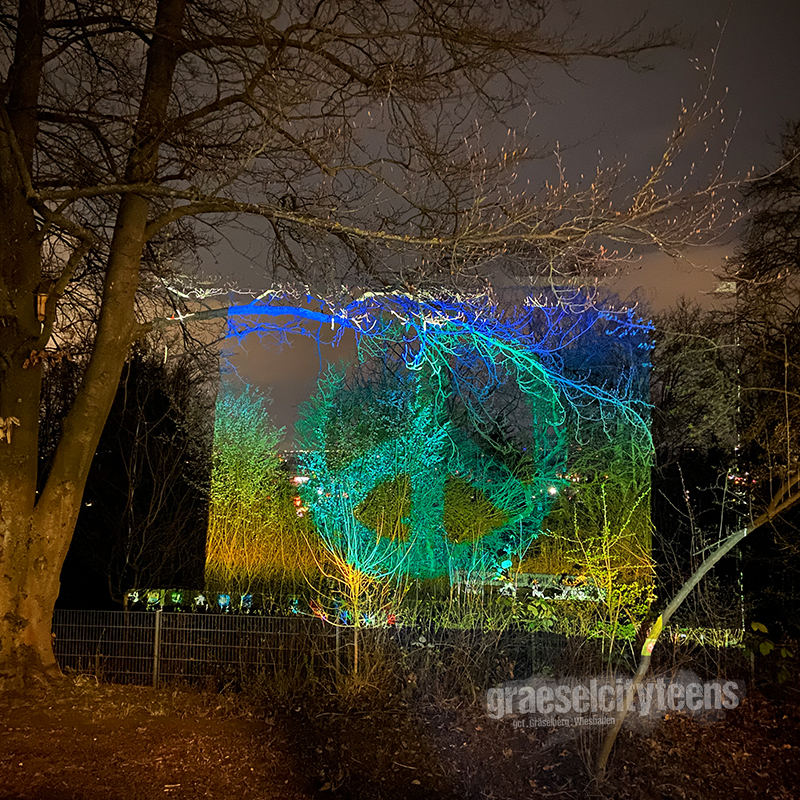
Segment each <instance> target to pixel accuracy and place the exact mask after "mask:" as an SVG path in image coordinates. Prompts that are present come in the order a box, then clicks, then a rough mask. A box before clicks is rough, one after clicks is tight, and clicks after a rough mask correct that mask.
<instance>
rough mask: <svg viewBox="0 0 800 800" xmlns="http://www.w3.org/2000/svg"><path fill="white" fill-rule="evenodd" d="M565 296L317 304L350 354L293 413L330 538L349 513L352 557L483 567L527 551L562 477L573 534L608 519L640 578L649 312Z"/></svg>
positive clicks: (263, 312)
mask: <svg viewBox="0 0 800 800" xmlns="http://www.w3.org/2000/svg"><path fill="white" fill-rule="evenodd" d="M570 299H571V304H565V303H563V302H562V301H560V300H559V299H557V298H555V297H553V296H552V295H551V296H549V298H548V297H547V295H546V294H545V295H543V296H542V298H540V299H539V300H538V302H534V303H532V304H531V305H530V306H522V307H521V308H513V309H508V310H503V309H501V308H498V307H497V306H495V305H493V304H492V303H491V301H489V300H488V299H487V298H478V297H475V298H472V299H470V300H465V299H463V298H462V299H460V300H457V301H453V300H449V301H448V300H446V299H445V298H444V297H443V296H438V297H436V298H433V297H431V298H428V299H426V300H423V299H416V298H414V299H412V298H409V297H407V296H403V295H397V294H394V295H390V296H382V297H380V298H374V299H373V300H371V301H369V305H367V304H365V303H353V304H351V305H349V306H348V307H346V308H338V309H333V310H332V311H331V318H332V319H336V320H337V321H339V322H340V323H341V324H342V325H344V326H347V325H349V326H351V327H353V328H354V329H355V330H356V332H357V334H358V336H359V339H358V341H359V352H360V360H359V363H358V364H357V365H355V366H354V367H351V369H350V371H349V372H345V371H333V372H331V373H329V374H328V376H326V378H325V379H324V380H323V381H321V383H320V387H319V391H318V393H317V395H316V396H315V397H314V398H313V399H312V401H311V402H310V403H309V405H308V406H307V408H306V409H305V412H304V414H303V415H302V418H301V422H300V424H299V425H298V432H299V436H300V441H299V444H300V447H301V450H302V452H303V455H302V459H301V463H302V467H303V470H304V472H305V475H306V476H307V477H308V478H309V480H308V482H307V483H305V484H304V486H303V493H304V497H305V499H306V504H307V505H308V506H309V507H311V509H312V511H313V515H314V520H315V522H316V524H317V526H318V528H319V529H320V530H321V531H322V530H325V531H326V534H325V536H326V541H327V543H328V544H331V543H334V542H335V538H336V536H337V535H338V534H337V531H338V532H339V533H341V532H343V531H345V530H347V532H348V537H350V538H353V537H356V538H358V537H361V539H362V540H363V543H364V548H363V552H364V553H367V554H368V555H369V559H368V560H372V559H375V558H377V560H378V561H379V562H380V563H381V564H382V565H384V566H385V565H386V564H387V563H389V562H392V561H393V563H394V567H393V568H394V569H395V570H397V571H399V572H401V573H402V574H406V575H412V576H415V577H435V576H441V575H450V576H453V575H455V574H456V573H458V572H464V573H470V572H474V571H477V572H481V571H486V570H487V569H490V568H492V567H494V566H496V564H497V562H498V561H504V560H506V559H507V558H508V557H510V556H514V557H516V558H517V559H521V558H522V557H524V556H525V554H526V552H527V551H528V548H529V547H530V545H531V543H532V542H533V540H534V539H535V538H536V537H537V536H538V535H539V533H540V531H541V529H542V523H543V521H544V519H545V518H546V517H547V515H548V513H549V511H550V508H551V506H552V505H553V503H554V502H555V501H556V499H557V497H558V496H559V494H560V493H561V490H562V489H567V488H568V487H569V489H570V490H571V492H572V494H575V493H576V492H577V494H578V500H577V501H576V504H577V506H576V508H579V511H577V510H573V509H571V508H570V507H569V506H566V507H564V509H562V511H563V510H565V513H566V514H567V516H568V517H569V522H568V525H570V526H571V525H572V519H573V516H574V515H575V514H579V516H580V518H581V523H580V526H579V527H580V528H581V529H583V530H586V531H587V533H588V534H589V535H593V536H601V534H602V532H603V531H606V532H607V531H608V528H609V525H611V526H613V527H615V534H616V533H617V532H618V530H617V529H619V530H620V531H622V530H624V531H625V535H626V537H627V538H628V539H629V540H630V545H629V547H628V550H629V551H630V553H633V552H634V551H635V552H636V558H635V559H633V561H631V560H630V559H629V560H628V562H626V563H625V564H624V565H623V566H625V567H626V568H627V571H628V573H629V574H630V575H635V574H636V575H638V573H641V572H642V570H644V572H645V573H647V575H648V578H649V559H648V554H649V547H650V523H649V513H648V505H649V469H650V458H651V452H652V445H651V440H650V436H649V430H648V422H647V417H646V413H645V407H646V401H645V392H646V389H647V380H646V372H647V368H646V361H645V359H646V358H647V353H648V351H649V349H650V347H651V345H650V344H649V342H648V338H647V336H648V332H649V330H650V329H649V327H648V326H647V325H646V324H645V323H642V322H640V321H637V319H636V317H635V315H633V314H632V312H621V313H619V312H618V313H616V314H615V313H614V312H611V311H606V310H603V309H602V308H600V309H599V308H595V307H594V305H593V301H592V300H591V299H589V298H588V297H587V296H586V295H582V294H581V293H574V292H573V293H572V295H571V297H570ZM581 303H582V305H581ZM277 308H278V309H280V310H281V311H282V312H283V313H285V311H286V308H287V307H286V306H285V305H280V306H277ZM368 312H369V313H368ZM242 313H243V314H247V315H248V318H247V319H244V318H237V319H236V320H232V321H231V326H232V328H234V329H236V330H239V331H240V332H244V331H252V330H260V331H261V332H262V333H267V332H271V331H273V328H274V327H275V326H281V325H283V324H284V323H283V322H271V321H270V319H269V316H270V314H271V313H272V312H271V309H270V307H269V306H263V307H261V309H260V316H261V317H262V319H261V321H260V322H258V323H257V322H255V321H254V318H255V317H256V315H257V314H259V311H258V310H257V308H256V307H248V308H247V309H243V310H242ZM303 313H304V312H303V311H302V310H299V311H298V315H299V316H302V314H303ZM398 320H400V322H398ZM315 322H316V323H317V324H320V322H321V320H319V319H317V320H315ZM509 397H514V398H515V400H514V402H513V403H510V401H509V400H508V398H509ZM454 398H456V399H455V400H454ZM498 398H499V400H498ZM501 423H502V424H501ZM503 428H505V433H504V434H503V435H498V431H502V429H503ZM569 442H572V444H569ZM570 471H576V472H577V473H579V481H580V482H581V483H582V485H580V486H579V487H578V488H577V490H576V489H575V488H574V487H572V484H571V483H570V480H571V477H572V476H571V475H570V474H569V473H570ZM593 487H595V489H596V487H600V488H599V489H596V490H593ZM593 492H594V493H593ZM594 494H597V495H598V496H599V495H602V513H601V511H600V510H599V509H598V508H595V507H594V506H593V505H592V503H593V501H592V500H590V498H592V497H594ZM342 498H346V499H347V503H346V504H343V501H342ZM561 505H562V506H563V503H562V504H561ZM611 507H613V511H609V508H611ZM347 509H351V511H347ZM342 513H346V515H347V519H344V518H342V516H341V514H342ZM598 514H600V516H598ZM562 515H563V514H562ZM593 515H594V517H593ZM351 516H352V517H353V518H352V519H351V518H350V517H351ZM634 518H635V521H634ZM549 524H550V523H549V521H548V525H549ZM557 524H558V523H557V520H556V521H555V522H554V525H557ZM562 527H564V526H563V525H562ZM334 549H336V548H334ZM346 549H347V552H348V553H350V555H349V556H347V558H354V559H356V561H354V562H353V566H355V567H357V568H359V569H360V570H362V571H364V572H367V573H368V572H369V570H370V567H369V565H368V564H367V563H366V562H365V563H359V562H358V560H357V559H358V558H359V557H360V556H359V553H360V552H361V550H359V549H358V548H355V547H353V546H352V543H351V542H350V540H349V539H348V543H347V548H346ZM338 552H343V550H342V548H338ZM623 560H624V559H623Z"/></svg>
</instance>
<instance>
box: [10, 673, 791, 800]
mask: <svg viewBox="0 0 800 800" xmlns="http://www.w3.org/2000/svg"><path fill="white" fill-rule="evenodd" d="M286 703H288V705H287V704H279V703H277V702H275V701H271V702H270V703H267V702H266V701H264V700H262V701H261V702H260V703H259V702H256V701H253V700H252V699H251V700H248V701H245V700H243V699H242V698H241V697H238V696H230V695H216V694H212V693H210V692H208V693H201V692H196V691H193V690H190V689H160V690H152V689H148V688H141V687H130V686H112V685H97V684H96V683H95V682H94V681H93V680H92V679H88V678H85V677H79V678H71V679H67V680H65V681H64V682H63V683H60V684H59V685H58V686H57V687H55V688H51V689H48V690H46V691H39V692H38V693H36V694H33V695H24V696H23V695H6V696H0V797H2V798H20V799H22V798H25V799H26V800H34V799H36V800H39V799H42V800H51V799H52V800H57V799H58V800H61V799H62V798H63V800H89V798H92V799H94V798H97V800H103V799H104V798H108V799H110V798H120V799H122V798H125V800H133V799H134V798H135V800H151V798H165V797H166V798H185V799H186V800H197V799H202V798H220V799H221V800H223V799H224V800H245V798H246V799H247V800H261V798H286V799H287V800H294V799H295V798H297V799H298V800H300V798H303V799H304V800H309V799H310V798H319V799H320V800H323V799H324V798H330V800H345V799H348V798H352V800H380V798H403V799H404V800H405V799H406V798H407V799H408V800H415V798H432V799H435V800H445V798H447V799H448V800H450V799H451V798H452V800H456V798H458V800H463V798H476V800H477V799H478V798H487V799H488V798H493V799H494V800H504V799H505V798H508V800H518V799H519V798H549V797H553V798H555V797H558V798H567V799H568V800H569V798H582V797H608V798H657V799H659V800H673V799H674V800H677V799H678V798H680V799H681V800H684V799H685V798H703V800H716V799H717V798H720V799H722V798H724V799H725V800H732V799H733V798H751V797H769V798H798V797H800V704H798V703H794V702H787V701H786V700H784V701H775V700H773V701H770V700H767V699H766V698H764V697H763V696H761V695H753V696H750V697H749V698H747V699H746V700H745V701H744V702H743V704H742V705H741V706H740V707H739V708H737V709H735V710H734V711H732V712H729V713H728V715H727V717H726V718H725V719H724V720H722V721H719V722H715V723H713V724H704V725H702V724H698V723H697V722H694V721H692V720H690V719H687V718H682V717H676V718H672V719H669V718H668V719H666V720H665V721H663V722H662V723H661V724H660V725H659V726H658V727H657V728H656V729H655V730H654V731H652V732H651V733H649V734H647V735H639V734H633V733H627V732H623V734H622V736H621V737H620V740H619V741H618V744H617V747H616V749H615V751H614V754H613V756H612V761H611V765H610V775H609V778H608V780H607V782H606V784H605V786H604V787H603V789H602V791H600V790H599V789H598V788H597V787H596V786H595V785H594V784H593V783H592V782H591V781H590V780H589V778H588V777H587V772H586V769H585V764H586V763H587V762H588V761H589V756H588V752H589V750H590V748H591V747H593V746H595V745H596V742H595V741H594V740H591V741H590V737H591V734H587V733H577V732H576V731H575V730H574V729H573V730H570V731H567V730H565V729H558V730H548V729H531V730H522V729H516V728H514V726H513V724H512V723H511V722H509V721H501V722H494V721H492V720H489V719H488V718H487V717H486V716H485V715H484V714H483V713H482V712H481V710H480V709H479V708H476V707H465V706H463V705H462V706H457V705H436V706H434V705H426V706H423V707H418V706H415V707H409V706H408V705H404V704H402V703H399V702H398V703H397V704H395V706H394V707H393V708H386V707H385V705H384V706H383V707H380V708H375V709H373V710H364V709H363V707H362V708H361V709H360V710H359V709H358V708H350V709H345V708H344V707H343V705H342V702H341V700H339V701H337V702H334V701H333V700H330V699H329V700H327V701H325V702H322V701H310V700H305V701H301V700H297V699H295V700H293V701H286ZM265 705H268V706H269V707H267V708H264V706H265ZM376 705H377V704H376Z"/></svg>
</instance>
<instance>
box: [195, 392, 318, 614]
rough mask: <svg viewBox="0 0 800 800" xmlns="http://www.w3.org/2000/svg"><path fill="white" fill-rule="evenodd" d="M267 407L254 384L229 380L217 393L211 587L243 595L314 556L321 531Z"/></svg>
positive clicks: (295, 570)
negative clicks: (307, 510) (301, 511)
mask: <svg viewBox="0 0 800 800" xmlns="http://www.w3.org/2000/svg"><path fill="white" fill-rule="evenodd" d="M267 406H268V399H267V398H265V397H264V396H263V395H261V394H260V393H259V392H258V391H257V390H256V389H254V388H252V387H249V386H248V387H242V388H241V390H239V391H237V390H235V389H234V388H233V387H232V386H230V385H229V384H225V385H223V388H222V390H221V391H220V394H219V397H218V399H217V407H216V422H215V426H214V458H213V471H212V478H211V502H210V511H209V524H208V539H207V547H206V586H207V588H210V589H211V590H214V591H219V592H225V593H226V594H229V595H231V596H233V597H235V598H236V600H238V599H239V598H240V597H241V596H243V595H247V594H251V593H253V592H256V591H264V589H265V587H266V586H267V584H268V583H269V581H270V580H271V579H274V578H276V577H278V578H280V577H284V576H292V575H294V576H295V577H298V576H299V575H300V574H301V571H302V570H304V569H305V570H309V569H310V568H311V567H313V565H314V563H315V562H314V554H313V543H312V540H313V538H314V537H313V535H312V534H311V531H310V529H309V526H308V522H307V520H303V519H302V518H298V515H297V510H296V508H295V506H294V504H293V503H292V498H293V497H294V495H295V493H296V488H295V487H293V486H292V485H291V484H290V481H289V479H290V476H289V474H288V472H287V471H286V469H285V468H284V466H283V464H282V462H281V459H280V456H279V454H278V443H279V441H280V438H281V436H282V435H283V430H282V429H279V428H276V427H275V425H274V424H273V422H272V420H271V418H270V416H269V412H268V408H267Z"/></svg>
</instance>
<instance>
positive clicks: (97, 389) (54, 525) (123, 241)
mask: <svg viewBox="0 0 800 800" xmlns="http://www.w3.org/2000/svg"><path fill="white" fill-rule="evenodd" d="M185 5H186V0H162V2H160V3H159V7H158V11H157V14H156V19H155V26H154V31H155V32H154V35H153V38H152V43H151V45H150V47H149V49H148V54H147V68H146V74H145V80H144V85H143V87H142V94H141V99H140V102H139V112H138V119H137V125H136V132H135V136H134V138H133V141H132V146H131V149H130V152H129V156H128V161H127V165H126V176H125V177H126V180H127V181H130V182H145V181H148V180H150V179H152V177H153V176H154V174H155V171H156V167H157V162H158V138H157V137H155V136H153V135H152V133H153V131H154V130H159V128H160V127H161V126H163V125H164V121H165V119H166V113H167V105H168V102H169V97H170V92H171V87H172V78H173V75H174V71H175V66H176V64H177V61H178V58H179V57H180V48H179V46H178V45H177V44H176V42H178V41H179V39H180V36H179V35H177V34H179V32H180V28H181V23H182V19H183V15H184V11H185ZM19 20H20V24H19V26H18V28H19V29H18V41H17V51H16V61H15V64H14V67H13V68H12V70H11V88H10V91H9V93H8V96H7V98H6V109H7V111H6V113H5V114H4V123H5V124H4V125H3V128H2V130H0V185H1V186H2V200H3V214H2V215H0V239H2V241H3V242H4V243H5V246H4V248H3V249H2V250H0V279H2V285H0V298H3V297H4V296H5V303H4V307H0V312H2V319H0V380H1V381H2V382H1V383H0V417H2V419H3V423H2V424H3V425H4V426H5V427H4V430H5V431H6V433H5V438H4V440H3V441H2V442H0V689H2V688H4V687H9V686H15V685H19V684H21V683H24V682H26V681H27V680H30V679H31V678H35V677H37V676H38V677H43V678H47V677H52V676H56V675H58V674H59V669H58V665H57V663H56V661H55V658H54V656H53V648H52V641H51V629H50V626H51V620H52V613H53V607H54V605H55V601H56V599H57V597H58V592H59V574H60V571H61V566H62V564H63V562H64V559H65V557H66V554H67V549H68V547H69V543H70V540H71V538H72V534H73V531H74V527H75V522H76V519H77V515H78V511H79V508H80V503H81V498H82V495H83V489H84V485H85V483H86V478H87V476H88V472H89V466H90V464H91V461H92V457H93V456H94V452H95V449H96V447H97V443H98V441H99V438H100V434H101V432H102V430H103V426H104V424H105V421H106V418H107V416H108V413H109V410H110V408H111V404H112V402H113V400H114V395H115V393H116V389H117V385H118V383H119V378H120V374H121V372H122V368H123V365H124V364H125V361H126V358H127V357H128V353H129V350H130V346H131V344H132V342H133V340H134V338H135V333H136V320H135V315H134V299H135V296H136V291H137V288H138V285H139V270H140V261H141V255H142V250H143V248H144V245H145V241H146V236H145V227H146V224H147V218H148V211H149V206H150V202H149V200H148V199H147V198H145V197H141V196H139V195H135V194H124V195H123V196H122V198H121V199H120V200H119V205H118V209H117V211H116V219H115V224H114V231H113V237H112V240H111V246H110V249H109V252H108V255H107V263H106V268H105V277H104V285H103V295H102V304H101V307H100V309H99V318H98V324H97V332H96V336H95V339H94V343H93V349H92V354H91V357H90V360H89V362H88V366H87V369H86V373H85V375H84V378H83V381H82V384H81V386H80V389H79V391H78V395H77V398H76V401H75V404H74V405H73V407H72V409H71V410H70V412H69V414H68V416H67V418H66V420H65V422H64V426H63V435H62V438H61V441H60V443H59V446H58V448H57V450H56V454H55V457H54V460H53V463H52V466H51V469H50V472H49V475H48V477H47V481H46V482H45V483H44V485H43V486H42V487H41V489H40V491H39V492H37V477H38V476H37V466H38V424H39V419H38V409H39V394H40V390H41V370H42V367H41V363H39V364H36V365H31V364H30V362H29V363H28V364H27V365H26V363H25V362H26V359H27V358H28V357H29V356H30V354H31V351H33V350H36V349H42V348H43V347H44V345H45V344H46V341H44V342H43V341H41V339H42V335H43V333H42V332H43V325H42V323H41V322H40V320H39V318H38V316H37V305H36V299H37V298H36V293H37V287H38V286H39V283H40V280H41V277H42V267H41V248H42V244H43V236H46V233H45V234H43V233H42V231H41V229H40V226H39V224H38V222H37V218H36V215H35V213H34V209H33V208H32V207H31V205H30V204H29V202H28V200H29V196H28V194H29V192H28V187H29V186H30V178H29V176H30V171H31V165H32V159H33V153H34V150H35V143H36V135H37V126H36V116H35V110H36V108H37V102H38V93H39V87H40V84H41V81H42V65H43V59H42V40H43V30H44V28H43V26H44V3H43V2H42V0H37V2H25V0H21V4H20V15H19ZM9 420H10V421H9Z"/></svg>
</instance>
